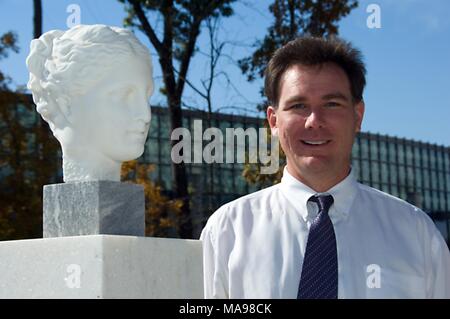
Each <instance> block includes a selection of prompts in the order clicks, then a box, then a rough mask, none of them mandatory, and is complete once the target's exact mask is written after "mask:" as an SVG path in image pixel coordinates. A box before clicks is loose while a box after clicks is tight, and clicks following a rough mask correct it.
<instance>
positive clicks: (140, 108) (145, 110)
mask: <svg viewBox="0 0 450 319" xmlns="http://www.w3.org/2000/svg"><path fill="white" fill-rule="evenodd" d="M151 117H152V114H151V108H150V104H149V102H148V100H147V97H144V98H142V99H141V100H140V101H137V105H136V120H141V121H144V122H145V124H148V123H150V120H151Z"/></svg>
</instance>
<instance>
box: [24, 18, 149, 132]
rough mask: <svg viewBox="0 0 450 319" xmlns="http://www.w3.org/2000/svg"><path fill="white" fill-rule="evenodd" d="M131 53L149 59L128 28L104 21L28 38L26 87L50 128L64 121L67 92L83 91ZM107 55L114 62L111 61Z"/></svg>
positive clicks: (68, 101)
mask: <svg viewBox="0 0 450 319" xmlns="http://www.w3.org/2000/svg"><path fill="white" fill-rule="evenodd" d="M131 54H134V55H138V56H139V57H140V58H144V59H147V60H149V61H150V59H149V56H150V53H149V51H148V49H147V48H146V47H145V46H143V45H142V44H141V43H140V42H139V41H138V40H137V39H136V38H135V36H134V35H133V33H132V32H131V31H129V30H126V29H121V28H117V27H109V26H104V25H92V26H81V25H79V26H75V27H74V28H72V29H69V30H67V31H65V32H64V31H60V30H53V31H49V32H47V33H45V34H43V35H42V36H41V37H40V38H39V39H34V40H32V41H31V50H30V54H29V56H28V58H27V61H26V63H27V66H28V69H29V71H30V78H29V81H28V88H29V89H30V90H31V91H32V92H33V100H34V103H35V104H36V109H37V111H38V112H39V114H41V116H42V118H43V119H44V120H45V121H46V122H48V123H49V125H50V128H51V129H52V131H54V129H55V126H59V127H61V126H62V127H63V126H64V125H65V123H64V122H65V118H64V115H65V114H68V113H70V97H71V95H73V94H83V92H84V90H86V89H87V88H89V87H91V86H92V85H93V84H94V83H95V82H96V81H98V80H99V79H100V77H101V74H103V73H105V72H104V70H105V69H110V68H113V67H114V65H115V64H116V63H120V60H121V59H122V58H124V57H126V56H129V55H131ZM106 57H107V58H106ZM111 57H113V59H114V60H113V61H114V62H115V63H111ZM150 63H151V62H150Z"/></svg>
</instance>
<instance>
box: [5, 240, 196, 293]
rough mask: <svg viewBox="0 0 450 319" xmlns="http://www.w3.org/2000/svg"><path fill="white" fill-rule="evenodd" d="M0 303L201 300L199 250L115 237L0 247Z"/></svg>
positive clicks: (190, 243)
mask: <svg viewBox="0 0 450 319" xmlns="http://www.w3.org/2000/svg"><path fill="white" fill-rule="evenodd" d="M0 298H168V299H171V298H203V269H202V245H201V242H200V241H198V240H182V239H168V238H152V237H134V236H115V235H92V236H76V237H60V238H46V239H30V240H16V241H4V242H0Z"/></svg>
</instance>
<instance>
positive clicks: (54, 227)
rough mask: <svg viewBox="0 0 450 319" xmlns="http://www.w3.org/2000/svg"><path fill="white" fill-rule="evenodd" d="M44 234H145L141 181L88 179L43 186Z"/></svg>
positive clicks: (47, 235)
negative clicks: (137, 183)
mask: <svg viewBox="0 0 450 319" xmlns="http://www.w3.org/2000/svg"><path fill="white" fill-rule="evenodd" d="M43 210H44V216H43V235H44V238H49V237H63V236H79V235H98V234H110V235H130V236H145V199H144V188H143V187H142V186H141V185H136V184H130V183H122V182H112V181H89V182H71V183H63V184H53V185H45V186H44V207H43Z"/></svg>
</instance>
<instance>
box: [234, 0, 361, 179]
mask: <svg viewBox="0 0 450 319" xmlns="http://www.w3.org/2000/svg"><path fill="white" fill-rule="evenodd" d="M357 6H358V1H356V0H340V1H336V0H321V1H317V0H275V1H274V2H273V3H272V4H271V5H270V6H269V10H270V12H271V13H272V15H273V17H274V21H273V24H272V25H271V26H270V27H269V28H268V30H267V35H266V36H265V37H264V39H263V40H262V41H257V42H255V44H254V47H255V51H254V52H253V54H252V55H251V56H249V57H246V58H243V59H241V60H239V61H238V63H239V66H240V68H241V71H242V73H243V74H245V75H246V76H247V79H248V80H249V81H254V80H255V79H257V78H262V77H263V76H264V70H265V68H266V66H267V64H268V63H269V60H270V58H271V56H272V54H273V53H274V52H275V50H276V49H278V48H280V47H281V46H283V45H284V44H286V43H287V42H289V41H291V40H293V39H295V38H297V37H298V36H301V35H305V34H309V35H313V36H321V37H326V36H330V35H337V34H338V31H339V27H338V22H339V21H340V20H341V19H342V18H343V17H345V16H347V15H348V14H349V13H350V12H351V10H353V9H354V8H356V7H357ZM261 95H262V89H261ZM266 107H267V102H266V101H263V102H262V103H260V104H259V105H258V109H259V110H260V111H265V110H266ZM267 126H268V124H267ZM269 138H270V136H269ZM280 156H281V159H280V162H281V163H283V162H285V161H286V158H285V155H284V153H283V152H280ZM260 166H261V165H260V164H248V163H247V164H246V165H245V168H244V171H243V176H244V178H245V179H246V180H247V181H248V182H250V183H254V184H258V185H260V186H263V185H267V184H270V183H272V184H273V183H276V182H279V181H280V179H281V176H282V169H283V167H280V169H279V170H278V172H277V173H275V174H273V175H261V174H259V172H260Z"/></svg>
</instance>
